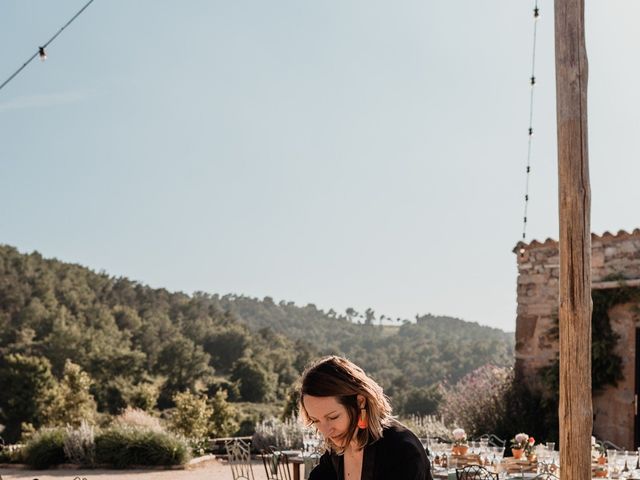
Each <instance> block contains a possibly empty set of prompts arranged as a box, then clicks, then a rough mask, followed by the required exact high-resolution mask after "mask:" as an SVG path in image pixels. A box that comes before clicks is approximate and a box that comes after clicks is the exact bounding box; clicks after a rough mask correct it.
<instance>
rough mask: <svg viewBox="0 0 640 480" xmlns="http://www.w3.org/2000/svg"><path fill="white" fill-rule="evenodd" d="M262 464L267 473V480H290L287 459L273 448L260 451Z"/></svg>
mask: <svg viewBox="0 0 640 480" xmlns="http://www.w3.org/2000/svg"><path fill="white" fill-rule="evenodd" d="M261 455H262V464H263V465H264V471H265V472H266V473H267V480H291V471H290V470H289V458H288V457H287V456H286V455H285V454H284V453H282V452H280V451H278V450H276V449H275V448H274V447H269V448H267V449H265V450H262V452H261Z"/></svg>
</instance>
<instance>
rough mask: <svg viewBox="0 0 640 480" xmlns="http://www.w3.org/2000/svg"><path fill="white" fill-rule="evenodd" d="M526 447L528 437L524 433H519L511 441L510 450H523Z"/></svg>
mask: <svg viewBox="0 0 640 480" xmlns="http://www.w3.org/2000/svg"><path fill="white" fill-rule="evenodd" d="M527 445H529V435H527V434H526V433H519V434H517V435H516V436H515V437H513V438H512V439H511V448H515V449H517V450H525V449H526V447H527Z"/></svg>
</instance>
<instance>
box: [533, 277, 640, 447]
mask: <svg viewBox="0 0 640 480" xmlns="http://www.w3.org/2000/svg"><path fill="white" fill-rule="evenodd" d="M607 280H619V278H612V279H607ZM591 298H592V300H593V312H592V315H591V337H592V340H591V342H592V343H591V388H592V389H593V390H594V391H597V390H601V389H603V388H604V387H606V386H607V385H613V386H615V385H617V384H618V382H619V381H620V380H622V379H623V378H624V376H623V375H622V358H621V357H620V356H619V355H618V354H617V353H616V346H617V345H618V340H619V339H620V335H618V334H617V333H615V332H614V331H613V329H612V328H611V319H610V318H609V310H611V308H612V307H614V306H615V305H620V304H623V303H629V302H634V303H640V288H632V287H626V286H624V283H621V286H620V287H619V288H612V289H604V290H593V291H592V292H591ZM638 312H640V309H639V308H638V307H636V313H638ZM558 323H559V322H558V318H556V319H555V322H554V324H553V326H552V327H551V328H550V329H549V330H548V331H547V334H548V335H549V337H550V338H551V339H555V340H557V339H558V338H559V334H560V330H559V328H558V327H559V325H558ZM638 354H640V352H638ZM538 373H539V375H540V378H541V379H542V383H543V385H544V386H545V391H544V392H542V399H541V402H540V410H539V415H540V416H541V420H542V421H543V422H544V423H545V424H546V425H547V428H548V429H549V432H548V436H549V438H557V437H558V428H559V426H558V402H559V398H558V392H559V390H560V361H559V359H558V357H556V360H555V361H554V362H553V363H551V364H549V365H547V366H545V367H542V368H540V369H539V370H538Z"/></svg>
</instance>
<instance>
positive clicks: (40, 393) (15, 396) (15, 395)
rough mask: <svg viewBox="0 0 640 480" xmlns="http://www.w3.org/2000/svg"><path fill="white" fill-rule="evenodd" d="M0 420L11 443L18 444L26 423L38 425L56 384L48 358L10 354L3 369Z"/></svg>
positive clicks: (1, 368) (0, 372) (0, 377)
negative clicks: (47, 397) (47, 399)
mask: <svg viewBox="0 0 640 480" xmlns="http://www.w3.org/2000/svg"><path fill="white" fill-rule="evenodd" d="M0 385H2V388H0V419H1V420H2V423H3V424H4V426H5V429H4V431H3V433H2V435H3V437H4V439H5V440H6V441H8V442H11V443H13V442H16V441H17V440H18V439H19V438H20V435H21V425H22V423H33V424H34V425H36V426H38V425H39V424H40V420H41V413H42V408H43V404H44V401H45V398H46V396H47V395H48V393H49V392H50V391H51V389H53V388H54V387H55V385H56V381H55V378H54V377H53V375H52V373H51V364H50V363H49V361H48V360H47V359H46V358H42V357H32V356H26V355H21V354H10V355H7V357H5V359H4V360H3V361H2V365H1V366H0Z"/></svg>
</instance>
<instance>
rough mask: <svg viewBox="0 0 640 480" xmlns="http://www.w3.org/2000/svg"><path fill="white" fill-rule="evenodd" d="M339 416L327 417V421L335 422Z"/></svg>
mask: <svg viewBox="0 0 640 480" xmlns="http://www.w3.org/2000/svg"><path fill="white" fill-rule="evenodd" d="M338 417H340V415H336V416H335V417H329V420H337V419H338Z"/></svg>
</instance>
